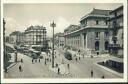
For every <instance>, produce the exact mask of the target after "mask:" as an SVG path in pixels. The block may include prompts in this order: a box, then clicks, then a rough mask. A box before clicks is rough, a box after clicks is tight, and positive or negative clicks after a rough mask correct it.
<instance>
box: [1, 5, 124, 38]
mask: <svg viewBox="0 0 128 84" xmlns="http://www.w3.org/2000/svg"><path fill="white" fill-rule="evenodd" d="M121 5H122V4H120V3H95V4H94V3H41V4H12V3H11V4H4V7H3V16H4V18H5V20H6V26H5V27H6V30H5V34H6V36H7V35H9V34H10V33H11V32H13V31H21V32H24V31H25V30H26V29H27V28H28V27H29V26H31V25H39V26H44V27H46V30H47V36H48V37H52V28H51V27H50V23H52V22H53V21H54V22H55V23H56V27H55V33H58V32H63V31H64V29H65V28H66V27H68V26H69V25H70V24H75V25H78V24H80V23H79V21H80V19H81V18H82V17H83V16H84V15H86V14H88V13H89V12H91V11H92V9H93V8H96V9H104V10H113V9H115V8H117V7H119V6H121Z"/></svg>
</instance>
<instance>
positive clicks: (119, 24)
mask: <svg viewBox="0 0 128 84" xmlns="http://www.w3.org/2000/svg"><path fill="white" fill-rule="evenodd" d="M110 16H111V17H110V19H109V20H108V21H109V29H110V30H112V31H111V32H110V46H109V48H110V53H111V54H114V55H119V56H123V40H124V38H123V35H124V33H123V6H120V7H118V8H116V9H115V10H112V11H111V12H110Z"/></svg>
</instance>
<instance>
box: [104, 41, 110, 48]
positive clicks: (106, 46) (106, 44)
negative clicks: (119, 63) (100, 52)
mask: <svg viewBox="0 0 128 84" xmlns="http://www.w3.org/2000/svg"><path fill="white" fill-rule="evenodd" d="M108 45H109V43H108V41H106V42H105V44H104V46H105V50H108Z"/></svg>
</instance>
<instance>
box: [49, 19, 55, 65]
mask: <svg viewBox="0 0 128 84" xmlns="http://www.w3.org/2000/svg"><path fill="white" fill-rule="evenodd" d="M50 26H51V27H52V28H53V44H52V47H53V48H52V67H54V27H56V24H55V23H54V21H53V23H51V25H50Z"/></svg>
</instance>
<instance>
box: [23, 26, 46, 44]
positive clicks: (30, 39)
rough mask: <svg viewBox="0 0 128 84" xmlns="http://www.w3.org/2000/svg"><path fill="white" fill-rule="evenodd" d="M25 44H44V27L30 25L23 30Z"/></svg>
mask: <svg viewBox="0 0 128 84" xmlns="http://www.w3.org/2000/svg"><path fill="white" fill-rule="evenodd" d="M24 36H25V38H24V39H25V42H24V43H25V44H26V45H45V44H46V28H45V27H43V26H30V27H28V28H27V29H26V30H25V32H24Z"/></svg>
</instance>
